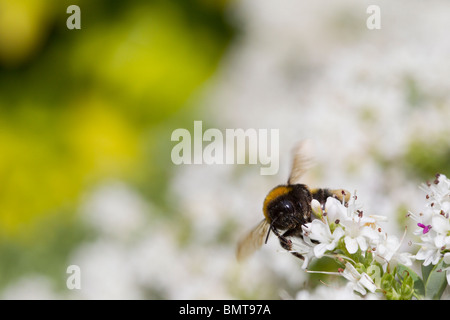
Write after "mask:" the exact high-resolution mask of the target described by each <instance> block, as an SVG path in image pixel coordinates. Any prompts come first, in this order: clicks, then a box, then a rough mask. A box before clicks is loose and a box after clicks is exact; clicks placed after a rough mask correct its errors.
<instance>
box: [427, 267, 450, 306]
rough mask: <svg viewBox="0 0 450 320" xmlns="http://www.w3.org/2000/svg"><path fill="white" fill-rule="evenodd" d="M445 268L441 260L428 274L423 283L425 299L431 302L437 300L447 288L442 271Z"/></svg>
mask: <svg viewBox="0 0 450 320" xmlns="http://www.w3.org/2000/svg"><path fill="white" fill-rule="evenodd" d="M445 267H446V265H445V263H444V261H443V259H441V261H439V263H438V264H437V265H435V266H434V267H433V268H432V269H431V271H430V273H429V274H428V277H427V281H426V282H425V297H426V298H428V299H432V300H439V299H440V298H441V296H442V293H443V292H444V290H445V288H446V287H447V278H446V276H445V271H443V269H444V268H445Z"/></svg>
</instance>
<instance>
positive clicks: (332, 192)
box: [310, 188, 350, 205]
mask: <svg viewBox="0 0 450 320" xmlns="http://www.w3.org/2000/svg"><path fill="white" fill-rule="evenodd" d="M310 191H311V195H312V196H313V199H316V200H317V201H319V202H320V204H322V205H325V202H326V201H327V198H328V197H334V198H336V199H338V200H339V201H341V202H344V203H347V202H348V201H349V200H350V192H348V191H347V190H344V189H320V188H316V189H311V190H310Z"/></svg>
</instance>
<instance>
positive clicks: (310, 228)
mask: <svg viewBox="0 0 450 320" xmlns="http://www.w3.org/2000/svg"><path fill="white" fill-rule="evenodd" d="M355 200H356V196H353V197H352V198H351V201H350V202H349V203H348V204H343V203H341V202H340V201H338V200H337V199H335V198H331V197H330V198H328V199H327V201H326V203H325V206H324V207H323V208H322V207H321V205H320V203H319V202H318V201H317V200H313V201H312V203H311V205H312V208H313V212H314V214H315V215H316V217H317V219H315V220H313V221H312V222H310V223H307V224H305V225H304V226H303V241H300V242H299V243H297V242H296V243H294V245H295V248H296V249H298V250H296V251H297V252H298V253H300V254H302V255H303V256H304V257H305V261H304V263H303V266H302V268H304V269H306V268H307V267H308V264H309V262H310V261H311V260H312V259H313V258H318V259H319V258H322V257H323V256H328V257H332V258H336V259H338V260H339V261H341V262H342V264H343V266H344V267H345V269H340V270H339V272H338V273H336V274H339V275H342V276H343V277H345V278H346V279H347V280H349V285H350V286H351V287H352V289H353V290H354V291H357V292H359V293H360V294H362V295H365V294H366V293H367V290H368V291H370V292H375V290H376V289H377V288H378V286H377V285H376V283H377V282H378V280H379V279H376V277H377V272H375V271H376V269H377V268H378V266H381V268H382V269H383V271H386V269H387V268H388V265H392V264H396V263H401V264H404V265H411V264H412V259H413V256H412V255H411V254H409V253H406V252H399V248H400V246H401V242H402V241H401V240H399V239H398V238H397V237H395V236H392V235H388V234H387V233H386V232H384V231H383V230H382V228H381V227H380V226H379V225H378V222H380V221H385V220H386V219H385V217H383V216H377V215H365V214H364V213H363V211H362V210H360V208H359V207H358V206H357V205H356V201H355ZM369 253H370V254H371V257H372V260H370V261H368V262H367V261H366V262H365V264H364V268H365V270H366V271H367V272H368V270H371V271H373V272H370V274H371V276H369V275H368V273H367V272H361V269H360V270H358V269H357V268H356V266H357V265H361V263H357V262H356V261H362V260H364V259H365V258H366V257H368V254H369ZM379 271H380V272H381V270H380V269H379ZM310 272H311V271H310ZM380 272H378V274H379V273H380Z"/></svg>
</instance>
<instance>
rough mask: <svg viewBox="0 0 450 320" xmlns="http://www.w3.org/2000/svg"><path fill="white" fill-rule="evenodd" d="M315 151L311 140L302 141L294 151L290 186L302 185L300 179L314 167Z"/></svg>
mask: <svg viewBox="0 0 450 320" xmlns="http://www.w3.org/2000/svg"><path fill="white" fill-rule="evenodd" d="M313 157H314V151H313V145H312V142H311V141H310V140H302V141H300V142H299V143H297V145H296V146H295V148H294V150H293V158H294V160H293V162H292V170H291V174H290V176H289V180H288V184H298V183H300V178H301V177H302V176H303V175H304V174H305V172H306V171H308V170H309V169H310V168H311V167H312V166H313V165H314V159H313Z"/></svg>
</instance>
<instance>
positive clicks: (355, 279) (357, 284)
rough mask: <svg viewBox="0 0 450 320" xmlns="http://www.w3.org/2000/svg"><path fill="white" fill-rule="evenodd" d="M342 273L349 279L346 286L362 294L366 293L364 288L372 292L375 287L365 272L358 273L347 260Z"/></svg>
mask: <svg viewBox="0 0 450 320" xmlns="http://www.w3.org/2000/svg"><path fill="white" fill-rule="evenodd" d="M342 275H343V276H344V278H345V279H347V280H348V281H349V284H348V286H350V287H351V288H352V289H353V290H354V291H357V292H359V293H360V294H362V295H365V294H366V293H367V291H366V289H367V290H369V291H370V292H372V293H374V292H375V290H376V289H377V286H376V285H375V283H374V282H373V280H372V278H371V277H369V275H368V274H367V273H365V272H363V273H359V272H358V270H356V269H355V267H354V266H353V265H352V264H351V263H349V262H347V263H346V264H345V270H344V271H343V272H342Z"/></svg>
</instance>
